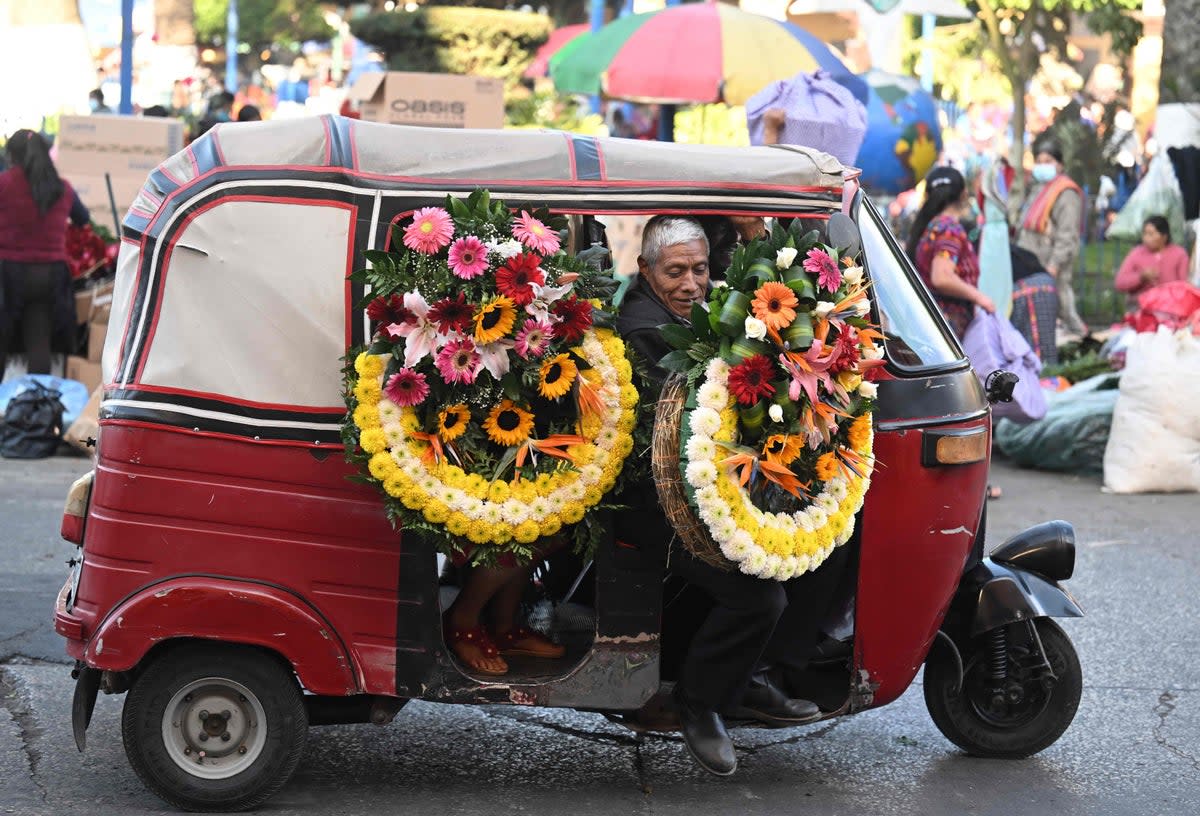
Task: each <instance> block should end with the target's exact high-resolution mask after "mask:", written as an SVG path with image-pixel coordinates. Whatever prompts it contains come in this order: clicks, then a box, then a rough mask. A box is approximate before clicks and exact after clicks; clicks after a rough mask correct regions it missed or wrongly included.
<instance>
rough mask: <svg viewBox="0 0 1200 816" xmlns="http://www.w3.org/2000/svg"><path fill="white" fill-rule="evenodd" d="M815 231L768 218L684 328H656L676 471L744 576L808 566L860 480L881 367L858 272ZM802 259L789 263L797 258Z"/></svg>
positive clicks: (786, 574) (842, 538)
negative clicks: (683, 397)
mask: <svg viewBox="0 0 1200 816" xmlns="http://www.w3.org/2000/svg"><path fill="white" fill-rule="evenodd" d="M840 256H841V253H839V252H838V251H837V250H836V249H835V248H833V247H829V246H826V245H824V244H822V243H820V242H819V234H818V233H816V232H810V233H808V234H807V235H804V234H802V233H801V232H800V228H799V222H798V221H793V222H792V225H791V226H790V227H789V228H788V229H784V228H782V227H781V226H779V225H776V226H775V228H774V230H773V231H772V233H771V234H770V236H769V237H768V238H765V239H762V240H755V241H753V242H751V243H750V244H749V245H747V246H745V247H743V248H741V249H739V250H738V251H737V252H736V253H735V255H734V258H733V262H732V265H731V266H730V268H729V271H728V273H727V284H728V285H727V286H724V287H719V288H716V289H714V290H713V293H712V295H711V297H710V298H709V302H708V304H707V310H705V308H704V307H702V306H697V307H695V308H694V309H693V312H692V321H691V328H687V327H684V326H664V327H663V332H664V334H665V336H666V338H667V340H668V341H669V342H670V343H671V344H672V346H673V347H674V348H675V351H672V352H671V353H670V354H668V355H667V357H666V358H664V360H663V361H662V363H661V365H663V366H664V367H665V368H668V369H672V370H675V371H680V372H686V373H687V377H688V383H689V386H690V389H689V398H688V402H687V404H686V408H687V410H686V411H685V414H684V418H683V424H682V427H681V432H680V445H681V450H680V468H681V470H682V472H683V477H684V478H683V482H684V488H685V492H686V494H687V497H688V500H689V504H690V505H691V506H692V508H693V509H694V510H695V513H696V515H697V516H699V519H700V521H701V522H703V524H704V527H705V528H706V529H707V532H708V534H709V536H710V537H711V539H712V541H713V543H715V544H716V545H717V546H718V547H719V548H720V551H721V554H722V555H723V556H724V557H725V558H726V559H727V560H729V561H731V562H733V564H735V565H736V566H737V567H738V569H740V570H741V571H742V572H744V573H747V574H749V575H754V576H758V577H762V578H773V579H776V580H781V581H782V580H787V579H789V578H792V577H794V576H797V575H801V574H803V573H805V572H808V571H809V570H813V569H816V568H817V567H818V566H820V564H821V563H822V562H823V561H824V560H825V558H827V557H828V556H829V554H830V553H831V552H832V551H833V548H834V547H836V546H839V545H841V544H844V543H845V542H846V541H848V540H849V539H850V537H851V536H852V535H853V533H854V517H855V514H857V513H858V511H859V510H860V509H861V507H862V504H863V500H864V497H865V496H866V492H867V489H868V487H869V486H870V476H871V472H872V470H873V468H874V464H875V460H874V456H873V453H872V443H873V430H872V424H871V411H872V410H873V408H874V404H875V396H876V386H875V384H874V383H873V382H869V381H868V380H866V379H864V376H863V375H864V374H865V373H866V372H868V371H870V370H871V369H873V368H875V367H877V366H880V365H882V364H883V359H882V358H883V349H882V347H881V346H880V345H878V344H877V342H876V341H880V340H882V335H881V334H880V332H879V331H878V329H877V328H876V327H875V326H874V325H872V324H871V323H870V322H869V320H868V316H869V315H870V308H871V307H870V301H869V299H868V298H867V294H866V290H867V285H866V282H865V281H864V280H863V270H862V269H861V268H860V267H858V266H857V265H855V263H854V261H853V260H852V259H850V258H846V257H843V258H841V263H840V264H839V261H838V258H839V257H840ZM798 257H800V258H802V260H801V261H800V262H799V263H797V258H798Z"/></svg>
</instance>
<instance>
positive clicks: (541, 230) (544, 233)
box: [512, 210, 559, 255]
mask: <svg viewBox="0 0 1200 816" xmlns="http://www.w3.org/2000/svg"><path fill="white" fill-rule="evenodd" d="M512 234H513V237H514V238H516V239H517V240H518V241H520V242H521V243H523V244H524V245H525V246H527V247H529V248H530V249H532V250H535V251H537V252H540V253H542V254H543V255H553V254H554V253H555V252H558V248H559V241H558V234H557V233H555V232H554V230H552V229H550V228H549V227H547V226H546V225H545V224H543V223H542V222H541V221H538V220H537V219H536V218H534V217H533V216H532V215H530V214H529V213H527V212H525V211H524V210H522V211H521V214H520V215H519V216H517V223H516V225H515V226H513V233H512Z"/></svg>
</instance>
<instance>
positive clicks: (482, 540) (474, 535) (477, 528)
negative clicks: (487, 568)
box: [467, 524, 492, 544]
mask: <svg viewBox="0 0 1200 816" xmlns="http://www.w3.org/2000/svg"><path fill="white" fill-rule="evenodd" d="M467 538H469V539H470V540H471V542H472V543H474V544H487V543H488V542H489V541H491V540H492V528H491V527H489V526H487V525H484V524H472V525H471V526H470V528H469V529H468V530H467Z"/></svg>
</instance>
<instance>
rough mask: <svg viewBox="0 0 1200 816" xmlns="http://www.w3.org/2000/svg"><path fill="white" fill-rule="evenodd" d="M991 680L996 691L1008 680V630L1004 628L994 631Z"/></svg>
mask: <svg viewBox="0 0 1200 816" xmlns="http://www.w3.org/2000/svg"><path fill="white" fill-rule="evenodd" d="M990 666H991V678H992V683H993V684H994V686H995V688H996V689H1000V688H1001V687H1002V686H1003V685H1004V681H1005V680H1007V679H1008V630H1007V628H1006V627H1004V626H1000V627H997V628H996V629H993V630H992V655H991V661H990Z"/></svg>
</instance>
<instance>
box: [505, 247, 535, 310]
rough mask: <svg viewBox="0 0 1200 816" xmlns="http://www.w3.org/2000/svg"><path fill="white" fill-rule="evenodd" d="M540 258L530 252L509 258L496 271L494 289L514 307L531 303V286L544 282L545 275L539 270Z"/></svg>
mask: <svg viewBox="0 0 1200 816" xmlns="http://www.w3.org/2000/svg"><path fill="white" fill-rule="evenodd" d="M541 263H542V258H541V256H540V255H534V254H533V253H532V252H522V253H521V254H520V255H517V256H516V257H514V258H509V259H508V261H507V262H506V263H505V264H504V266H502V267H500V268H499V269H497V270H496V289H497V290H499V292H500V294H502V295H504V296H505V297H507V298H508V299H509V300H511V301H512V302H513V304H514V305H516V306H528V305H529V304H530V303H533V297H534V293H533V284H535V283H536V284H537V285H539V286H541V285H542V284H543V283H545V282H546V273H545V272H543V271H542V270H541Z"/></svg>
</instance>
